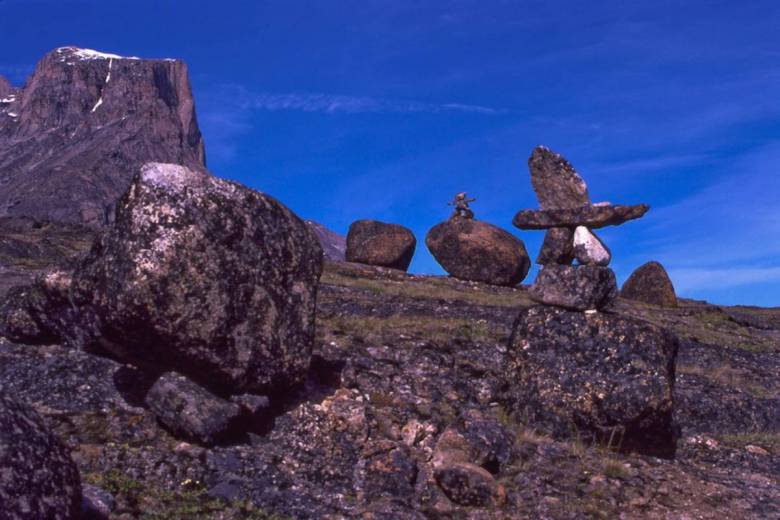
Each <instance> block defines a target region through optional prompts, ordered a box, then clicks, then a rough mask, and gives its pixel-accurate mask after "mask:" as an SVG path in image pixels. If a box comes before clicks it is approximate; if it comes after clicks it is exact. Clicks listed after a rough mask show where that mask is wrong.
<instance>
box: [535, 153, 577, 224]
mask: <svg viewBox="0 0 780 520" xmlns="http://www.w3.org/2000/svg"><path fill="white" fill-rule="evenodd" d="M528 169H529V171H530V172H531V184H532V185H533V187H534V191H535V192H536V198H537V199H539V207H540V208H542V209H557V208H579V207H581V206H585V205H587V204H590V197H589V196H588V186H587V185H586V184H585V181H583V180H582V177H580V176H579V174H578V173H577V171H576V170H575V169H574V167H572V165H571V164H569V161H567V160H566V159H565V158H564V157H563V156H562V155H560V154H557V153H555V152H553V151H552V150H550V149H549V148H547V147H545V146H537V147H536V148H534V151H533V153H531V157H529V158H528Z"/></svg>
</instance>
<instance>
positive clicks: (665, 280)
mask: <svg viewBox="0 0 780 520" xmlns="http://www.w3.org/2000/svg"><path fill="white" fill-rule="evenodd" d="M620 296H622V297H623V298H627V299H629V300H636V301H640V302H644V303H650V304H653V305H660V306H662V307H677V295H676V294H675V292H674V285H672V280H671V279H670V278H669V275H668V274H667V273H666V269H664V266H662V265H661V264H659V263H658V262H647V263H646V264H644V265H642V266H640V267H638V268H637V269H636V270H635V271H634V272H633V273H631V276H629V277H628V280H626V282H625V283H624V284H623V289H622V290H621V291H620Z"/></svg>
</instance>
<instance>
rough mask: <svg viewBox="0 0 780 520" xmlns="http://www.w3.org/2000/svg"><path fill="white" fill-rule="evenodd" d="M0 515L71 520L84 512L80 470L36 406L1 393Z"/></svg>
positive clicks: (14, 518)
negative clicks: (31, 406) (42, 418)
mask: <svg viewBox="0 0 780 520" xmlns="http://www.w3.org/2000/svg"><path fill="white" fill-rule="evenodd" d="M0 507H2V510H0V517H2V518H4V519H8V520H28V519H31V518H51V519H53V520H59V519H62V520H71V519H76V518H78V517H79V512H80V511H81V484H80V479H79V471H78V469H77V468H76V465H75V464H74V463H73V460H72V459H71V457H70V453H69V452H68V450H67V449H66V448H65V446H63V445H62V444H61V443H60V441H59V440H58V439H57V438H56V437H55V436H54V435H53V434H52V433H51V432H50V431H49V430H48V429H47V428H46V427H45V426H44V424H43V421H42V420H41V418H40V417H39V416H38V414H37V413H35V411H33V410H32V409H31V408H29V407H28V406H26V405H22V404H20V403H18V402H16V401H15V400H12V399H10V398H9V397H7V396H5V395H0Z"/></svg>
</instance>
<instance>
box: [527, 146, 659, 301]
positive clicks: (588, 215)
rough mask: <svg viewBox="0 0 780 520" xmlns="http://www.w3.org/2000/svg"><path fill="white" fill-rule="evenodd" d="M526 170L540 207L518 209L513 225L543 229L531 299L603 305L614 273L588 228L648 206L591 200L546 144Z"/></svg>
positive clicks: (610, 296) (611, 294)
mask: <svg viewBox="0 0 780 520" xmlns="http://www.w3.org/2000/svg"><path fill="white" fill-rule="evenodd" d="M528 168H529V170H530V172H531V183H532V185H533V188H534V191H535V192H536V196H537V198H538V199H539V206H540V208H541V209H539V210H522V211H520V212H518V213H517V215H515V218H514V220H513V223H514V225H515V226H517V227H518V228H520V229H547V233H546V234H545V237H544V242H543V244H542V249H541V251H540V252H539V256H538V257H537V259H536V263H537V264H540V265H541V266H542V269H541V270H540V271H539V275H538V276H537V278H536V280H535V282H534V284H533V286H532V287H531V291H530V294H531V298H533V299H534V300H536V301H538V302H540V303H544V304H548V305H557V306H559V307H564V308H567V309H573V310H580V311H582V310H593V309H596V310H597V309H601V308H604V307H606V306H607V305H609V304H610V303H611V302H612V301H613V300H614V299H615V297H616V296H617V282H616V280H615V273H614V272H613V271H612V269H610V268H609V267H607V266H608V265H609V262H610V261H611V260H612V254H611V253H610V251H609V248H607V246H606V245H604V243H603V242H602V241H601V239H599V237H597V236H596V234H595V233H593V231H592V230H593V229H594V228H600V227H604V226H608V225H619V224H622V223H623V222H626V221H627V220H632V219H635V218H639V217H641V216H643V215H644V214H645V213H646V212H647V210H648V209H649V208H648V206H647V205H645V204H639V205H636V206H621V205H613V204H610V203H607V202H601V203H597V204H593V203H592V202H591V200H590V196H589V195H588V187H587V185H586V184H585V181H583V180H582V177H580V176H579V174H578V173H577V171H576V170H575V169H574V168H573V167H572V165H571V164H569V162H568V161H567V160H566V159H564V158H563V157H562V156H561V155H560V154H557V153H555V152H553V151H552V150H550V149H549V148H546V147H544V146H538V147H536V148H535V149H534V151H533V153H532V154H531V157H530V158H529V159H528ZM575 259H576V260H577V265H572V262H573V261H574V260H575Z"/></svg>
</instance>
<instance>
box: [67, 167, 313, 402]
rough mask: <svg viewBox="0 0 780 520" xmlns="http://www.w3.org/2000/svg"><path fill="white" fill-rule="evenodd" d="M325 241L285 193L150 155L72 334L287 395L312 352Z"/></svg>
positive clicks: (227, 386)
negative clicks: (278, 195) (279, 195)
mask: <svg viewBox="0 0 780 520" xmlns="http://www.w3.org/2000/svg"><path fill="white" fill-rule="evenodd" d="M321 271H322V248H321V247H320V245H319V243H318V241H317V239H316V237H315V236H314V234H313V233H312V231H311V230H310V228H309V227H308V226H307V225H306V224H305V223H304V222H303V221H302V220H301V219H299V218H298V217H297V216H296V215H295V214H294V213H293V212H292V211H290V210H289V209H287V208H286V207H285V206H284V205H282V204H281V203H279V202H278V201H276V200H275V199H273V198H271V197H269V196H267V195H264V194H261V193H258V192H256V191H253V190H251V189H249V188H246V187H244V186H241V185H239V184H236V183H233V182H229V181H225V180H221V179H217V178H216V177H213V176H211V175H210V174H209V173H208V172H206V171H205V170H204V171H196V170H191V169H188V168H186V167H183V166H179V165H173V164H159V163H150V164H147V165H145V166H144V167H143V168H142V169H141V171H140V172H139V173H138V174H137V175H136V177H135V178H134V179H133V182H132V184H131V186H130V189H129V191H128V192H127V193H126V194H125V195H124V197H123V198H122V199H121V200H120V202H119V205H118V208H117V213H116V221H115V223H114V225H113V227H112V228H111V229H110V231H109V232H108V233H107V234H106V235H104V236H103V238H102V239H101V240H99V241H96V243H95V244H94V245H93V248H92V251H91V252H90V254H89V255H88V257H87V258H86V259H85V261H84V262H83V263H82V265H80V266H79V268H78V269H77V270H76V273H75V275H74V280H73V289H72V293H73V297H74V301H75V303H76V305H78V306H79V307H81V309H82V316H83V323H82V324H81V327H79V328H78V331H79V333H80V334H79V336H78V337H75V338H72V340H74V341H76V342H79V343H83V344H85V346H86V347H88V348H98V349H105V350H108V351H110V352H112V353H113V354H114V355H115V356H117V357H119V358H120V359H123V360H127V361H130V362H136V363H138V364H141V365H143V364H152V365H154V366H156V367H160V368H162V369H169V370H175V371H177V372H179V373H182V374H184V375H187V376H188V377H191V378H192V379H194V380H196V381H198V382H199V383H200V384H202V385H204V386H206V387H208V388H211V389H212V390H216V391H217V393H243V392H247V391H249V392H251V391H254V390H259V391H260V393H263V392H264V391H270V392H277V391H281V390H283V389H284V388H287V387H289V386H290V385H294V384H297V383H299V382H301V381H302V380H303V379H304V377H305V373H306V371H307V369H308V366H309V362H310V359H311V348H312V341H313V337H314V311H315V298H316V290H317V283H318V280H319V276H320V274H321Z"/></svg>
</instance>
